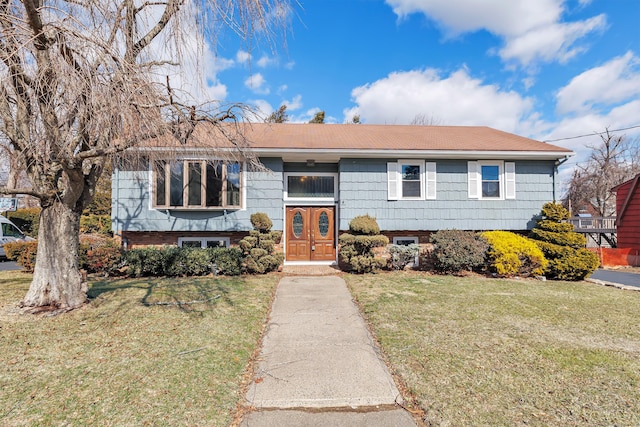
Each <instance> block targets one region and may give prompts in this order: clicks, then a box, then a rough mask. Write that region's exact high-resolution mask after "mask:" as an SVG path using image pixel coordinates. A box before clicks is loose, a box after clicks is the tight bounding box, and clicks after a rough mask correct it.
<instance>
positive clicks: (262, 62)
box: [256, 55, 278, 68]
mask: <svg viewBox="0 0 640 427" xmlns="http://www.w3.org/2000/svg"><path fill="white" fill-rule="evenodd" d="M277 62H278V61H276V60H275V59H274V58H271V57H269V56H267V55H262V56H261V57H260V59H258V62H256V64H257V65H258V67H260V68H266V67H268V66H271V65H275V64H277Z"/></svg>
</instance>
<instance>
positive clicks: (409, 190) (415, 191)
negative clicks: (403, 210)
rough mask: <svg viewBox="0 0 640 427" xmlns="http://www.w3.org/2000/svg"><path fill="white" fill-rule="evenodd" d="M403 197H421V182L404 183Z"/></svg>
mask: <svg viewBox="0 0 640 427" xmlns="http://www.w3.org/2000/svg"><path fill="white" fill-rule="evenodd" d="M402 197H420V181H403V182H402Z"/></svg>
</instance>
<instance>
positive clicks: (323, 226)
mask: <svg viewBox="0 0 640 427" xmlns="http://www.w3.org/2000/svg"><path fill="white" fill-rule="evenodd" d="M318 231H320V236H322V237H327V234H329V215H327V213H326V212H322V213H321V214H320V218H318Z"/></svg>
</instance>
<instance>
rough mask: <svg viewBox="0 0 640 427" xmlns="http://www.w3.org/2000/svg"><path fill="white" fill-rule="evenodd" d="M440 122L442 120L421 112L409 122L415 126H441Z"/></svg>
mask: <svg viewBox="0 0 640 427" xmlns="http://www.w3.org/2000/svg"><path fill="white" fill-rule="evenodd" d="M440 122H441V121H440V120H438V119H436V118H435V117H433V116H429V117H427V115H426V114H423V113H420V114H416V115H415V116H414V118H413V120H411V123H409V124H410V125H415V126H439V125H440V124H441V123H440Z"/></svg>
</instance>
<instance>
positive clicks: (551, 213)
mask: <svg viewBox="0 0 640 427" xmlns="http://www.w3.org/2000/svg"><path fill="white" fill-rule="evenodd" d="M567 218H569V211H568V210H567V209H566V208H565V207H564V206H562V205H561V204H560V203H551V202H550V203H545V204H544V206H543V207H542V212H541V219H540V220H539V221H538V222H537V224H536V227H535V228H534V229H533V230H531V233H530V234H529V236H530V237H531V238H532V239H533V240H534V241H535V242H536V244H537V245H538V246H539V247H540V249H542V252H543V253H544V255H545V257H546V258H547V259H548V260H549V264H548V265H547V267H546V268H545V270H544V274H545V275H547V276H549V277H550V278H552V279H560V280H582V279H584V278H585V277H587V276H589V275H590V274H591V273H593V272H594V271H595V270H596V269H597V268H598V266H599V265H600V259H599V258H598V255H596V254H594V253H592V252H589V251H588V250H586V249H585V248H584V246H585V245H586V242H587V240H586V238H585V236H583V235H582V234H580V233H576V232H574V231H573V225H572V224H569V223H565V222H561V221H564V220H566V219H567Z"/></svg>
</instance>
